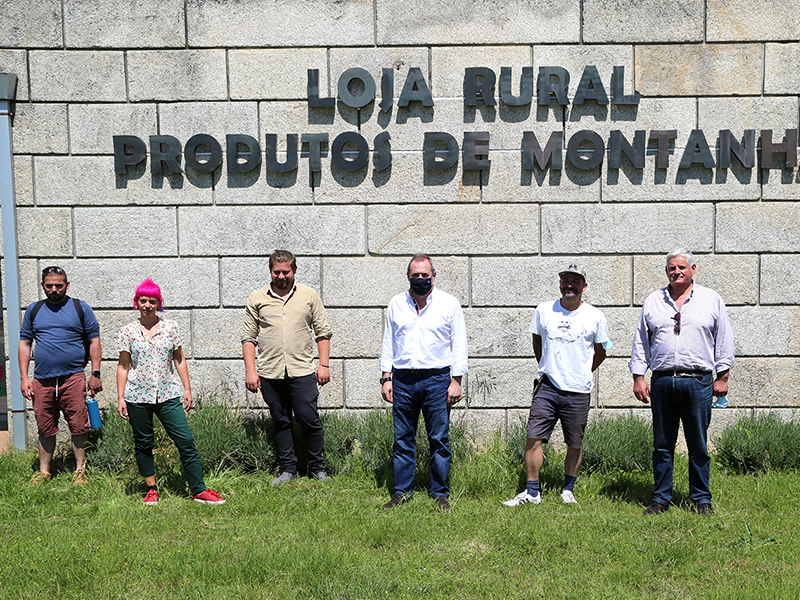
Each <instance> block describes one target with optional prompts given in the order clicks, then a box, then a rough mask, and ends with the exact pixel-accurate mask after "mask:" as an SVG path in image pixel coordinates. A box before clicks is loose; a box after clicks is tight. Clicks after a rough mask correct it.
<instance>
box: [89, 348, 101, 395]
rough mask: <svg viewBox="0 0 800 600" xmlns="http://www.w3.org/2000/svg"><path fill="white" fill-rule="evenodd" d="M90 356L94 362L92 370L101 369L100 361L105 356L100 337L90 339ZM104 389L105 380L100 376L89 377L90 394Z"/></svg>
mask: <svg viewBox="0 0 800 600" xmlns="http://www.w3.org/2000/svg"><path fill="white" fill-rule="evenodd" d="M89 358H90V359H91V362H92V371H99V370H100V361H101V360H102V358H103V350H102V348H101V347H100V338H99V337H96V338H92V339H90V340H89ZM102 391H103V382H102V381H101V380H100V378H99V377H95V376H94V375H92V376H91V377H89V394H90V395H92V396H94V395H95V394H96V393H97V392H102Z"/></svg>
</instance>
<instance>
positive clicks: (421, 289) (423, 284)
mask: <svg viewBox="0 0 800 600" xmlns="http://www.w3.org/2000/svg"><path fill="white" fill-rule="evenodd" d="M432 287H433V279H432V278H431V277H428V278H427V279H412V280H411V291H412V292H414V293H415V294H416V295H417V296H424V295H425V294H427V293H428V292H430V291H431V288H432Z"/></svg>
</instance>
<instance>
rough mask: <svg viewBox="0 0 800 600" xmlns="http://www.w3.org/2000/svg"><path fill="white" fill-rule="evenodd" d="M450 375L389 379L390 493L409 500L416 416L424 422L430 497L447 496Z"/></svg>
mask: <svg viewBox="0 0 800 600" xmlns="http://www.w3.org/2000/svg"><path fill="white" fill-rule="evenodd" d="M449 386H450V373H449V371H448V372H443V373H439V374H436V375H431V374H430V373H426V372H425V371H423V372H421V373H420V372H413V371H410V370H407V369H403V370H397V371H395V372H394V374H393V376H392V388H393V390H394V401H393V407H392V420H393V421H394V453H393V454H392V457H393V459H394V490H395V493H396V494H402V495H404V496H410V495H411V494H412V493H413V491H414V470H415V469H416V466H417V451H416V445H415V439H416V433H417V423H418V422H419V413H420V411H422V417H423V419H425V431H427V433H428V443H429V444H430V449H431V462H430V471H431V479H430V490H431V495H432V496H434V497H438V496H444V497H447V496H449V495H450V489H449V488H448V487H447V474H448V472H449V471H450V459H451V454H450V408H449V407H448V406H447V388H448V387H449Z"/></svg>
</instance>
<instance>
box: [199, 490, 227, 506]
mask: <svg viewBox="0 0 800 600" xmlns="http://www.w3.org/2000/svg"><path fill="white" fill-rule="evenodd" d="M192 500H194V501H195V502H200V503H202V504H225V498H223V497H222V496H220V495H219V494H218V493H217V492H215V491H214V490H203V491H202V492H200V493H199V494H195V495H194V496H192Z"/></svg>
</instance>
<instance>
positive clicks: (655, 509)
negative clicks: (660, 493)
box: [644, 501, 711, 516]
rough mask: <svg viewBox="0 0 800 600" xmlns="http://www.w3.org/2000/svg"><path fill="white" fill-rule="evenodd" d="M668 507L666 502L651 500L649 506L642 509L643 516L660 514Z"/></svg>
mask: <svg viewBox="0 0 800 600" xmlns="http://www.w3.org/2000/svg"><path fill="white" fill-rule="evenodd" d="M668 508H669V506H667V505H666V504H659V503H658V502H656V501H653V502H651V503H650V506H648V507H647V508H645V509H644V514H645V516H647V515H660V514H661V513H665V512H667V509H668ZM709 508H711V507H710V506H709Z"/></svg>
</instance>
